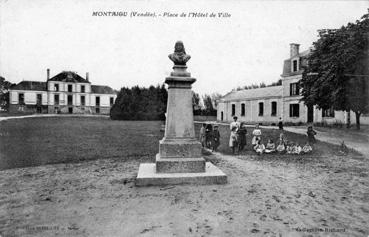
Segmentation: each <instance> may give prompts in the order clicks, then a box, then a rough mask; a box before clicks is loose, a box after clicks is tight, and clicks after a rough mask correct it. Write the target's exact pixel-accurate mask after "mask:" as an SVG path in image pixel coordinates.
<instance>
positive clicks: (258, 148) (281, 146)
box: [253, 133, 313, 155]
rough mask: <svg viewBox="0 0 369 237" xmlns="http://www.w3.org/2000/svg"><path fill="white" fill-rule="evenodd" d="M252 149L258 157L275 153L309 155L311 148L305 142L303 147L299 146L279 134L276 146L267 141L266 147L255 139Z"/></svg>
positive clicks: (269, 140)
mask: <svg viewBox="0 0 369 237" xmlns="http://www.w3.org/2000/svg"><path fill="white" fill-rule="evenodd" d="M253 148H254V150H255V152H256V153H257V154H258V155H261V154H263V153H275V152H278V153H279V154H298V155H300V154H307V153H310V152H311V151H312V150H313V148H312V147H311V145H310V144H309V142H306V144H305V145H304V146H300V145H299V144H298V143H294V142H290V141H288V140H287V139H286V138H285V136H284V134H283V133H281V134H280V136H279V142H278V145H277V146H276V145H275V143H274V142H273V140H272V139H268V142H267V144H266V145H264V144H263V143H261V139H260V138H258V137H256V138H255V144H253Z"/></svg>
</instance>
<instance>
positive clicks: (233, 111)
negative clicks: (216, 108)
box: [232, 104, 236, 116]
mask: <svg viewBox="0 0 369 237" xmlns="http://www.w3.org/2000/svg"><path fill="white" fill-rule="evenodd" d="M235 114H236V105H235V104H233V105H232V116H234V115H235Z"/></svg>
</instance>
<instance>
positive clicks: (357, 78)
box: [301, 9, 369, 129]
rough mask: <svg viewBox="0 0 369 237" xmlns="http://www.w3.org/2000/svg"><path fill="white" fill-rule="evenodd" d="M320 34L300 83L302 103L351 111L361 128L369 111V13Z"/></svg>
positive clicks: (324, 30) (321, 31)
mask: <svg viewBox="0 0 369 237" xmlns="http://www.w3.org/2000/svg"><path fill="white" fill-rule="evenodd" d="M368 10H369V9H368ZM318 32H319V39H318V40H317V41H316V42H314V43H313V46H314V47H313V50H312V52H311V54H310V55H309V56H308V66H307V67H305V68H304V73H303V77H302V80H301V87H302V96H303V99H302V100H303V101H304V103H305V104H306V105H307V106H308V107H309V106H313V105H317V106H318V107H319V108H322V109H329V108H331V107H333V109H335V110H343V111H347V112H348V115H349V111H350V110H352V111H353V112H355V115H356V125H357V128H358V129H360V116H361V115H362V114H364V113H368V112H369V106H368V103H369V14H365V15H364V16H362V17H361V19H360V20H357V21H356V22H355V23H349V24H348V25H346V26H342V27H341V28H340V29H323V30H319V31H318ZM349 123H350V122H348V126H349Z"/></svg>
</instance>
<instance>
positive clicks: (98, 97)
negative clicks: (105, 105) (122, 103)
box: [96, 96, 100, 113]
mask: <svg viewBox="0 0 369 237" xmlns="http://www.w3.org/2000/svg"><path fill="white" fill-rule="evenodd" d="M96 106H100V96H96ZM96 113H97V112H96Z"/></svg>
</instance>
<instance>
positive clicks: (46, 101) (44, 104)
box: [9, 69, 117, 114]
mask: <svg viewBox="0 0 369 237" xmlns="http://www.w3.org/2000/svg"><path fill="white" fill-rule="evenodd" d="M116 97H117V95H116V93H115V92H114V90H113V89H112V88H110V87H109V86H100V85H91V82H90V81H89V74H88V73H86V78H83V77H81V76H80V75H78V74H77V73H75V72H71V71H63V72H61V73H59V74H57V75H55V76H54V77H51V78H50V70H49V69H47V80H46V82H42V81H22V82H20V83H18V84H16V85H14V86H12V87H11V88H10V90H9V112H20V113H22V112H28V113H29V112H31V113H90V114H109V113H110V108H111V107H112V105H113V104H114V101H115V99H116Z"/></svg>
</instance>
